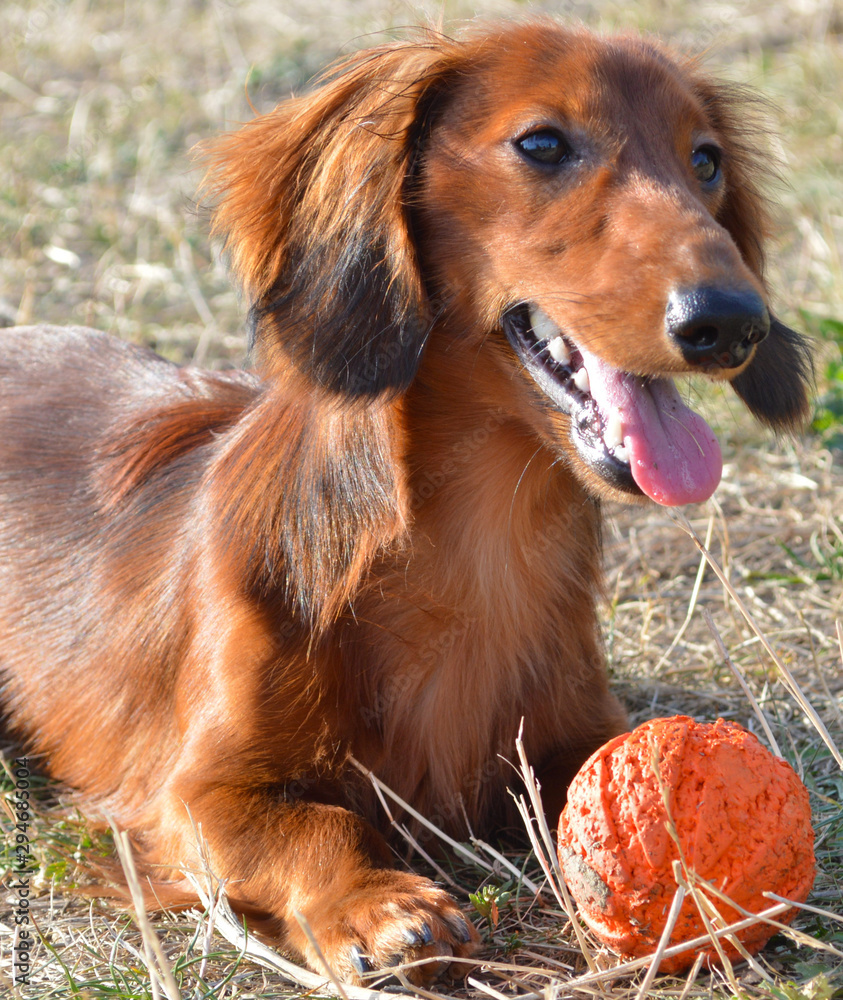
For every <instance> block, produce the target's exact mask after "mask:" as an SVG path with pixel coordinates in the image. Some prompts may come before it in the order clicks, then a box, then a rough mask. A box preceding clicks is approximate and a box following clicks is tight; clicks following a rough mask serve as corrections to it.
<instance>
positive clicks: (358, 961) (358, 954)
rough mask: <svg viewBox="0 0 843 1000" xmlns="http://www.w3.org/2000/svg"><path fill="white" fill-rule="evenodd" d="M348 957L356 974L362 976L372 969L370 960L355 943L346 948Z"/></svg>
mask: <svg viewBox="0 0 843 1000" xmlns="http://www.w3.org/2000/svg"><path fill="white" fill-rule="evenodd" d="M348 957H349V959H350V960H351V964H352V965H353V966H354V968H355V970H356V972H357V975H358V976H364V975H365V974H366V973H367V972H371V971H372V964H371V962H370V961H369V959H368V958H367V957H366V956H365V955H364V954H363V952H362V951H361V950H360V948H359V947H358V946H357V945H356V944H353V945H352V946H351V947H350V948H349V949H348Z"/></svg>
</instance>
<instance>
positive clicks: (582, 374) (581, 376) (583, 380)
mask: <svg viewBox="0 0 843 1000" xmlns="http://www.w3.org/2000/svg"><path fill="white" fill-rule="evenodd" d="M574 385H575V386H576V387H577V388H578V389H579V390H580V392H591V382H589V380H588V372H587V371H586V370H585V368H580V370H579V371H578V372H574Z"/></svg>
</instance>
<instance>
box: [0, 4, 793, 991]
mask: <svg viewBox="0 0 843 1000" xmlns="http://www.w3.org/2000/svg"><path fill="white" fill-rule="evenodd" d="M750 116H751V108H748V106H747V104H746V102H745V100H744V99H742V98H740V97H739V96H737V95H736V94H735V93H734V92H733V91H732V90H731V89H729V88H726V87H723V86H720V85H717V84H715V83H713V82H712V81H711V80H710V79H708V77H707V76H705V75H704V74H703V73H702V72H701V71H700V69H699V68H698V67H697V66H696V65H695V64H694V63H691V62H685V61H681V60H677V59H676V58H674V57H673V56H671V55H670V54H669V53H667V52H666V51H665V50H664V49H663V48H661V47H660V46H659V45H657V44H655V43H653V42H649V41H643V40H641V39H640V38H637V37H616V38H608V39H601V38H598V37H595V36H593V35H591V34H589V33H587V32H585V31H583V30H571V29H567V28H564V27H560V26H559V25H557V24H555V23H552V22H550V21H546V20H533V21H528V22H524V23H517V24H510V25H501V24H494V25H492V26H491V27H487V28H486V29H484V30H482V31H473V32H470V33H468V34H466V35H465V36H464V37H463V38H462V39H460V40H456V41H455V40H450V39H447V38H443V37H440V36H438V35H433V34H427V35H423V36H421V37H420V40H418V41H416V42H413V43H408V44H394V45H386V46H383V47H381V48H378V49H374V50H372V51H369V52H363V53H361V54H358V55H355V56H352V57H351V58H349V59H347V60H346V61H345V62H344V63H342V64H341V65H339V66H338V67H337V68H336V69H335V71H334V72H333V74H332V75H331V76H330V78H328V79H327V80H325V81H323V83H322V85H321V86H320V87H319V88H318V89H317V90H316V91H315V92H314V93H313V94H311V95H309V96H306V97H302V98H298V99H296V100H291V101H289V102H287V103H285V104H282V105H281V106H280V107H278V108H277V109H276V110H275V111H272V112H271V113H269V114H267V115H264V116H263V117H260V118H258V119H256V120H255V121H254V122H252V123H251V124H250V125H247V126H246V127H245V128H243V129H242V130H240V131H238V132H234V133H232V134H230V135H226V136H225V137H223V138H222V139H221V140H219V141H218V142H217V143H216V144H215V145H213V146H211V148H210V150H209V152H208V156H209V167H210V171H209V177H210V181H209V185H210V192H211V195H212V196H213V197H214V198H215V201H216V222H215V225H216V231H217V233H219V234H222V235H223V236H224V238H225V241H226V247H227V250H228V252H229V254H230V257H231V262H232V265H233V268H234V270H235V272H236V274H237V275H238V277H239V279H240V280H241V281H242V283H243V284H244V286H245V288H246V290H247V293H248V296H249V300H250V303H251V311H250V323H251V331H252V340H253V361H254V370H253V372H251V373H248V374H245V373H242V374H214V373H209V372H201V371H197V370H194V369H189V368H188V369H181V368H178V367H176V366H174V365H172V364H169V363H168V362H166V361H163V360H161V359H160V358H158V357H156V356H154V355H152V354H151V353H148V352H146V351H143V350H139V349H137V348H135V347H132V346H129V345H127V344H124V343H120V342H118V341H116V340H114V339H112V338H110V337H107V336H105V335H103V334H101V333H97V332H94V331H90V330H82V329H77V328H70V329H66V330H58V329H44V328H38V327H33V328H26V329H20V330H15V331H11V332H6V333H4V334H2V338H0V344H2V351H0V356H1V359H0V386H1V389H0V427H1V428H2V429H0V499H2V505H0V510H1V511H2V512H1V513H0V518H1V520H0V556H2V561H1V562H0V574H2V575H1V576H0V584H2V585H0V665H2V670H3V675H4V695H5V707H6V711H7V713H8V715H9V717H10V718H11V720H12V722H13V724H14V726H15V727H16V729H17V731H18V732H19V733H20V734H21V735H22V736H23V737H24V738H25V740H26V743H27V746H28V747H29V748H30V749H32V750H33V751H37V752H39V753H44V754H46V755H47V756H48V759H49V762H50V765H49V766H50V769H51V772H52V773H53V774H54V775H56V776H57V777H58V778H60V779H61V780H63V781H64V782H66V783H67V784H68V785H70V786H72V787H74V788H76V789H78V790H79V792H80V793H81V796H82V801H84V802H85V803H87V807H88V808H89V809H91V810H92V811H96V810H103V809H107V810H109V811H110V813H111V814H112V815H114V816H116V817H117V819H118V820H119V822H120V823H121V824H122V825H123V826H124V827H126V828H128V829H129V830H130V831H131V834H132V837H133V840H134V843H135V845H136V848H137V851H138V852H139V855H140V856H141V858H142V860H143V862H144V863H145V865H146V867H147V869H148V870H149V871H151V872H153V873H154V877H155V879H156V883H155V890H156V892H157V893H158V894H159V896H163V898H176V897H178V896H179V894H180V893H182V892H183V891H184V890H185V889H186V884H185V883H184V882H183V881H180V878H181V876H180V873H179V870H178V869H179V866H181V865H186V866H190V865H191V864H194V863H195V860H196V848H195V843H194V831H193V826H192V823H191V817H192V820H193V821H194V822H196V823H197V824H201V827H202V831H203V833H204V835H205V837H206V838H207V841H208V844H209V848H210V854H211V861H212V864H213V866H214V868H215V870H216V872H217V873H218V874H219V875H220V876H222V877H224V878H225V879H226V880H227V886H228V891H229V893H230V896H231V899H232V900H233V901H234V903H235V905H236V906H237V907H239V909H240V910H241V911H242V912H244V913H247V914H249V915H251V917H252V918H253V919H254V920H255V921H257V923H256V926H259V927H261V928H262V929H263V930H264V931H265V932H266V933H268V934H270V935H271V936H272V937H273V938H274V939H275V940H276V941H277V942H278V943H279V944H280V945H282V946H284V947H285V948H287V949H288V950H290V951H292V952H293V953H295V954H298V955H299V956H303V957H304V958H305V959H306V960H307V961H308V962H310V963H314V961H315V958H314V955H313V952H312V950H311V947H310V945H309V944H308V941H307V940H306V938H305V936H304V935H303V933H302V932H301V930H300V928H299V925H298V923H297V922H296V920H295V919H293V911H294V910H298V911H300V912H301V913H302V914H304V916H305V917H306V918H307V920H308V921H309V923H310V926H311V927H312V929H313V932H314V934H315V936H316V938H317V940H318V941H319V943H320V945H321V948H322V950H323V952H324V954H325V955H326V956H327V959H328V960H329V961H330V962H331V963H332V965H333V966H334V967H335V968H336V969H337V970H338V972H339V973H340V974H342V975H343V976H345V977H347V978H349V979H354V978H356V977H359V976H360V975H362V974H364V973H365V972H366V971H367V970H369V969H378V968H383V967H388V966H390V965H394V964H395V963H396V962H399V961H403V960H407V959H413V958H419V957H422V958H424V957H428V956H430V957H433V956H438V957H440V958H442V957H443V956H444V957H447V956H451V955H455V956H466V955H468V954H470V953H471V952H472V950H473V948H474V946H475V940H476V934H475V932H474V930H473V928H471V927H470V926H469V924H468V923H467V922H466V920H465V919H464V918H463V917H462V915H461V913H460V911H459V909H458V908H457V906H456V904H455V903H454V901H453V900H452V899H451V898H450V897H449V896H448V895H447V894H446V893H445V892H444V891H442V890H441V889H439V888H437V887H436V886H435V885H434V884H433V883H431V882H429V881H428V880H426V879H424V878H421V877H417V876H415V875H412V874H408V873H406V872H403V871H397V870H395V869H394V868H393V867H392V855H391V853H390V850H389V849H388V847H387V845H386V843H385V841H384V840H383V838H382V836H381V834H380V833H378V832H376V830H375V828H374V826H373V825H371V824H376V823H377V822H378V807H377V804H376V802H375V801H374V799H373V795H372V792H371V788H370V786H369V784H368V783H367V782H366V781H365V780H364V778H362V777H361V776H360V775H359V774H358V772H357V771H355V770H354V769H353V767H351V765H350V764H349V760H348V758H349V755H353V756H354V757H356V758H357V759H358V760H360V761H362V762H363V763H364V764H366V765H367V766H368V767H369V768H371V769H373V770H374V771H375V772H376V773H377V774H378V775H379V776H380V777H381V778H382V779H383V780H384V781H385V782H387V783H388V784H389V785H390V786H392V788H394V789H395V790H396V791H397V792H398V793H400V795H402V796H403V797H404V798H405V799H408V800H410V801H411V802H412V803H413V804H414V805H415V807H416V808H418V809H419V810H421V811H422V812H423V813H426V814H428V815H429V816H430V817H431V818H432V819H434V820H435V821H436V822H438V823H439V824H441V825H442V826H443V827H445V828H447V829H448V830H450V831H452V832H454V831H456V832H458V833H459V832H464V825H463V823H464V820H463V817H464V816H467V817H468V818H469V819H470V821H471V823H472V824H473V826H474V829H475V830H476V831H478V832H479V831H482V830H488V829H489V828H490V827H492V828H494V826H495V824H496V823H499V822H501V821H503V820H505V818H506V815H507V794H506V791H505V786H506V783H507V779H508V772H507V771H506V769H505V768H504V766H503V765H502V764H501V763H500V761H499V757H498V755H499V754H501V753H503V754H506V755H511V751H512V745H513V738H514V737H515V735H516V732H517V730H518V725H519V722H520V720H521V719H522V717H523V718H524V719H525V720H526V722H525V727H526V742H527V745H528V750H529V753H530V755H531V758H532V760H533V761H534V762H535V764H536V766H537V769H538V771H539V775H540V778H541V780H542V783H543V788H544V791H545V793H546V794H547V797H548V805H549V808H552V809H555V808H557V807H558V805H559V804H560V803H561V801H562V799H563V797H564V791H565V787H566V783H567V781H568V779H569V778H570V776H571V775H572V773H573V772H574V771H575V770H576V768H577V767H578V765H579V764H580V763H581V762H582V761H583V759H584V758H585V757H586V755H587V754H588V753H589V752H591V751H592V750H593V749H595V748H596V747H597V746H598V745H600V744H601V743H603V742H604V741H605V740H606V739H607V738H608V737H609V736H611V735H613V734H614V733H616V732H618V731H619V730H621V729H622V727H623V726H624V714H623V711H622V710H621V708H620V706H619V705H618V703H617V702H616V700H615V698H614V697H613V696H612V695H611V694H610V693H609V692H608V690H607V679H606V675H605V671H604V666H603V657H602V653H601V646H600V639H599V629H598V622H597V620H596V613H595V598H596V595H597V593H598V590H599V586H600V583H599V581H600V552H599V520H600V515H599V503H598V501H599V499H600V498H601V497H611V498H614V499H620V500H626V501H633V502H634V501H637V500H641V499H643V498H644V497H651V498H652V499H653V500H656V501H657V502H659V503H662V504H670V505H675V504H684V503H688V502H692V501H698V500H703V499H705V498H706V497H708V496H709V495H710V494H711V493H712V491H713V490H714V488H715V486H716V485H717V482H718V479H719V476H720V466H721V462H720V452H719V449H718V445H717V442H716V440H715V439H714V437H713V435H712V433H711V431H710V429H709V428H708V426H707V424H706V423H705V422H704V421H703V420H702V419H701V418H700V417H699V416H697V415H696V414H695V413H693V412H692V411H691V410H690V409H688V407H687V406H686V405H685V403H684V402H683V401H682V399H681V398H680V394H679V393H678V391H677V390H676V388H675V387H674V384H673V381H672V376H673V375H684V374H686V373H704V374H706V375H708V376H710V377H711V378H715V379H727V380H729V381H731V383H732V385H733V386H734V388H735V390H736V391H737V393H738V395H739V396H741V397H742V398H743V399H744V401H745V402H746V403H747V405H748V406H749V408H750V409H751V410H752V411H753V412H754V413H755V414H756V415H757V416H758V417H759V418H760V419H761V420H762V421H763V422H764V423H766V424H769V425H771V426H773V427H785V428H786V427H789V426H791V425H794V424H795V423H797V422H798V421H799V420H800V419H801V418H802V417H803V416H804V414H805V412H806V406H807V402H806V384H807V382H808V377H809V370H810V362H809V360H808V355H807V352H806V348H805V345H804V343H803V342H802V340H801V339H800V337H799V336H798V335H797V334H795V333H794V332H793V331H791V330H789V329H787V328H786V327H785V326H783V325H782V324H781V323H779V322H778V321H777V320H776V319H774V318H773V317H772V316H771V314H770V311H769V304H768V296H767V291H766V289H765V286H764V282H763V278H762V268H763V255H762V243H763V239H764V236H765V232H766V228H767V227H766V221H765V211H764V206H763V204H762V200H761V198H760V196H759V193H758V187H757V178H758V170H759V167H760V168H763V166H764V163H763V160H764V156H765V154H764V152H763V150H756V149H755V145H754V144H755V141H756V133H755V132H754V131H753V130H752V129H751V128H750V124H751V123H750V121H749V117H750ZM443 964H444V963H443V962H442V961H439V962H431V963H429V964H428V965H427V967H425V968H423V969H422V971H421V972H419V971H418V970H416V972H415V973H414V975H415V976H416V978H417V979H418V980H422V979H424V978H425V977H426V976H430V975H433V974H434V973H435V972H437V971H441V967H442V965H443ZM453 964H454V966H456V964H457V963H453Z"/></svg>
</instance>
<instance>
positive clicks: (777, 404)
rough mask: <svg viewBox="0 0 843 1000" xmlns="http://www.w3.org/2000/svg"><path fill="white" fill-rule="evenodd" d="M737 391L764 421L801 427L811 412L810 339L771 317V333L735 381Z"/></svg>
mask: <svg viewBox="0 0 843 1000" xmlns="http://www.w3.org/2000/svg"><path fill="white" fill-rule="evenodd" d="M732 385H733V387H734V389H735V392H736V393H737V394H738V395H739V396H740V397H741V399H742V400H743V401H744V402H745V403H746V405H747V406H748V407H749V409H750V412H751V413H752V414H753V415H754V416H755V417H757V418H758V420H760V421H761V422H762V423H764V424H767V426H769V427H773V428H775V429H776V430H792V431H795V430H798V429H799V428H800V427H801V426H802V425H803V424H804V423H805V421H806V420H807V419H808V417H809V416H810V415H811V401H810V395H809V393H810V392H811V390H812V388H813V385H814V363H813V359H812V356H811V347H810V344H809V343H808V341H807V340H806V339H805V338H804V337H803V336H802V334H801V333H797V332H796V331H795V330H791V329H790V327H787V326H785V325H784V323H780V322H779V321H778V320H777V319H775V318H772V317H771V321H770V332H769V334H768V335H767V338H766V340H763V341H762V342H761V343H760V344H759V345H758V346H757V347H756V349H755V357H754V358H753V359H752V361H751V362H750V364H749V367H747V368H745V369H744V371H742V372H741V373H740V375H738V376H737V378H735V379H733V380H732Z"/></svg>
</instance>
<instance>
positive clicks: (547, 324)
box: [530, 306, 559, 340]
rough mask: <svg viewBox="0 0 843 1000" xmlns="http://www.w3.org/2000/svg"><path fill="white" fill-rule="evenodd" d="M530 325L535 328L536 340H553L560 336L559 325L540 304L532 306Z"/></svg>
mask: <svg viewBox="0 0 843 1000" xmlns="http://www.w3.org/2000/svg"><path fill="white" fill-rule="evenodd" d="M530 326H531V327H532V328H533V333H534V334H535V336H536V340H553V339H554V337H558V336H559V327H558V326H557V325H556V324H555V323H554V322H553V320H552V319H551V318H550V316H548V315H547V313H546V312H544V311H543V310H542V309H539V307H538V306H530Z"/></svg>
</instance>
